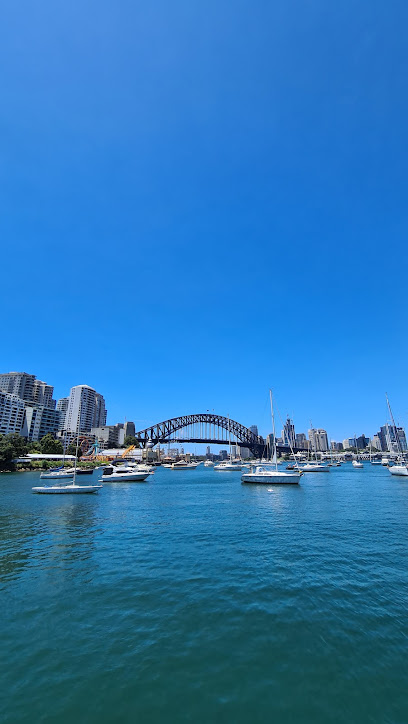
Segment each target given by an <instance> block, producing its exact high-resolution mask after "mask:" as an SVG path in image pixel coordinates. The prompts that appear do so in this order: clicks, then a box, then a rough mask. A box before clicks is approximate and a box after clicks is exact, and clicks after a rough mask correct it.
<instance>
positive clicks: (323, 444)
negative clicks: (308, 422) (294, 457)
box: [308, 427, 329, 452]
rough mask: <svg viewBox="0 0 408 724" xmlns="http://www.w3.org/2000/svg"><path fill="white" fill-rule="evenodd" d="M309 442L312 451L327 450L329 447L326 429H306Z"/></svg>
mask: <svg viewBox="0 0 408 724" xmlns="http://www.w3.org/2000/svg"><path fill="white" fill-rule="evenodd" d="M308 434H309V442H310V446H311V449H312V450H313V452H327V450H328V449H329V441H328V439H327V432H326V430H322V429H320V428H319V429H317V430H316V429H315V428H313V427H312V428H311V429H310V430H309V431H308Z"/></svg>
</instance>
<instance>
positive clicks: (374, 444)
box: [371, 435, 382, 452]
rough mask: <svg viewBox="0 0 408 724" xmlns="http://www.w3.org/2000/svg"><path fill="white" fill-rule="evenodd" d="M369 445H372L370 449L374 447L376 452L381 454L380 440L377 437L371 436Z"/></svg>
mask: <svg viewBox="0 0 408 724" xmlns="http://www.w3.org/2000/svg"><path fill="white" fill-rule="evenodd" d="M371 445H372V447H374V448H375V449H376V450H378V451H379V452H381V450H382V447H381V440H380V438H379V436H378V435H373V437H372V438H371Z"/></svg>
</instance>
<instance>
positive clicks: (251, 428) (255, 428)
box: [249, 425, 259, 437]
mask: <svg viewBox="0 0 408 724" xmlns="http://www.w3.org/2000/svg"><path fill="white" fill-rule="evenodd" d="M249 429H250V430H251V432H253V433H254V435H256V436H257V437H258V435H259V433H258V425H251V427H250V428H249Z"/></svg>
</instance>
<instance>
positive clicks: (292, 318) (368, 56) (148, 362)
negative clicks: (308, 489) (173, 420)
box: [0, 0, 408, 440]
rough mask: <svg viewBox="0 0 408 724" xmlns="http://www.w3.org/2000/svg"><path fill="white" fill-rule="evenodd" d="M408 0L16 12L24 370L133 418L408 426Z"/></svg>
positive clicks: (12, 68)
mask: <svg viewBox="0 0 408 724" xmlns="http://www.w3.org/2000/svg"><path fill="white" fill-rule="evenodd" d="M407 22H408V5H407V3H406V2H405V1H404V2H402V1H398V0H395V1H394V2H391V3H389V2H385V0H383V1H381V2H379V1H377V0H342V2H327V0H307V1H306V0H268V1H266V0H250V1H249V0H247V1H245V2H244V1H243V0H234V1H232V0H228V2H227V1H226V0H172V1H171V2H169V0H149V1H147V0H142V1H139V2H137V1H135V0H118V1H117V2H114V1H113V0H109V1H107V0H81V2H78V1H77V0H73V1H72V2H65V3H60V2H55V0H41V2H37V0H36V1H34V0H5V1H4V2H3V4H2V11H1V23H0V69H1V78H2V81H1V101H2V102H1V105H2V111H1V133H0V150H1V164H0V184H1V200H2V204H1V205H2V212H1V215H0V238H1V239H2V243H3V244H2V246H3V249H2V255H1V268H2V275H1V277H2V281H1V285H0V304H1V309H2V312H3V313H2V335H1V336H2V340H3V342H4V345H3V350H2V355H1V370H2V371H3V370H4V371H9V370H25V371H28V372H32V373H34V374H36V375H37V376H38V377H39V378H41V379H45V380H46V381H47V382H49V383H50V384H53V385H54V386H55V392H56V395H57V396H63V395H65V394H67V392H68V390H69V388H70V387H71V386H72V385H74V384H80V383H87V384H90V385H91V386H93V387H95V388H96V389H97V390H98V391H100V392H102V393H103V394H104V395H105V398H106V401H107V406H108V409H109V417H108V420H109V421H110V422H112V423H114V422H117V421H120V420H123V418H124V416H126V417H127V418H128V419H135V420H136V421H138V422H137V423H136V424H137V425H139V424H140V427H144V426H145V423H146V424H148V423H154V422H157V421H159V420H161V419H166V418H168V417H172V416H175V415H178V414H184V413H189V412H200V411H205V410H207V409H215V410H216V411H217V412H219V413H224V414H227V413H229V414H230V415H231V417H233V418H235V419H237V420H238V421H240V422H242V423H244V424H248V425H250V424H252V423H258V424H259V426H260V428H261V430H262V431H263V432H268V431H269V427H270V425H269V418H268V408H267V394H268V388H269V387H273V388H274V390H275V393H276V399H277V402H278V405H279V407H280V409H281V411H282V414H284V413H286V412H290V414H291V415H292V416H293V418H294V420H295V424H296V429H297V430H298V431H302V430H306V429H307V427H308V426H309V420H310V419H311V420H312V422H313V424H314V425H315V426H317V427H324V428H326V429H327V430H328V432H329V435H330V436H331V437H332V438H333V439H340V440H341V439H343V437H345V436H346V435H352V434H353V433H354V432H357V433H360V432H362V431H363V432H365V433H366V434H372V433H373V432H375V430H376V429H377V428H378V426H379V425H380V424H383V423H384V421H385V402H384V391H385V390H387V391H388V393H389V395H390V398H391V401H392V403H393V405H394V411H395V414H396V416H397V417H398V419H399V420H401V422H403V423H408V395H407V386H406V358H407V334H406V308H407V307H406V296H407V291H406V280H405V277H406V262H407V251H406V241H407V231H408V203H407V161H408V148H407V144H408V134H407V128H408V118H407V115H408V113H407V111H408V99H407V83H406V79H407V73H408V46H407V42H406V28H407Z"/></svg>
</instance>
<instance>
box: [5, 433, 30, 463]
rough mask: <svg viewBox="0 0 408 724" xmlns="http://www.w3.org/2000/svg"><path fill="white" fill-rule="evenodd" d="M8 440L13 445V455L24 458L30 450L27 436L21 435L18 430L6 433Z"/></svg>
mask: <svg viewBox="0 0 408 724" xmlns="http://www.w3.org/2000/svg"><path fill="white" fill-rule="evenodd" d="M5 437H6V438H7V440H8V441H9V442H10V444H11V445H12V446H13V450H14V454H13V457H15V458H22V457H24V455H26V454H27V451H28V444H27V440H26V439H25V437H20V435H18V434H17V433H16V432H14V433H11V434H10V435H5Z"/></svg>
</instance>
